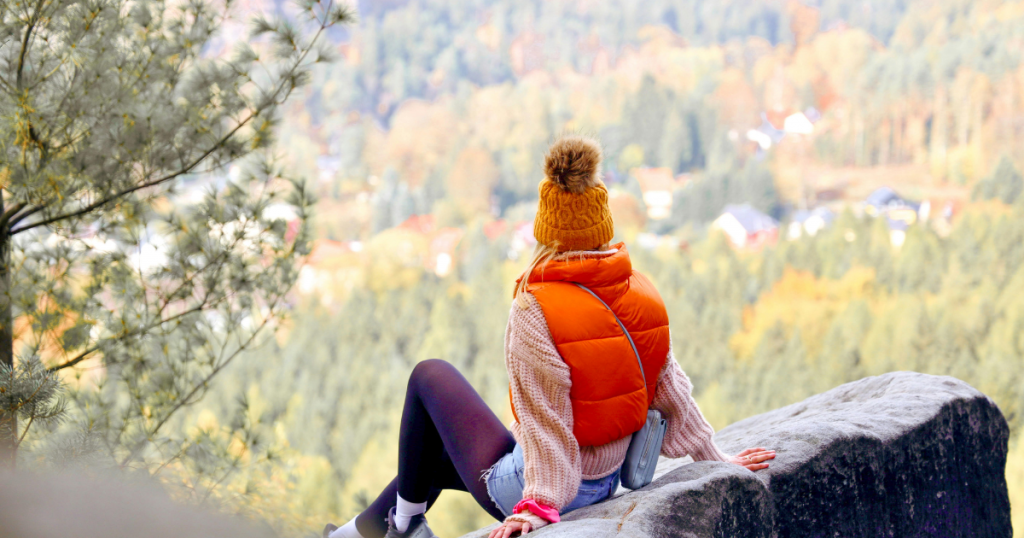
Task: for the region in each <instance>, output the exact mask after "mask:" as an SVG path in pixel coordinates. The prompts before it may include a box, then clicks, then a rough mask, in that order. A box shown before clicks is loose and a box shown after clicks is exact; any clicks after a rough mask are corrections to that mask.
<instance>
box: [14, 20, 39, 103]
mask: <svg viewBox="0 0 1024 538" xmlns="http://www.w3.org/2000/svg"><path fill="white" fill-rule="evenodd" d="M45 3H46V0H39V2H38V3H36V11H35V13H33V14H32V17H31V18H30V19H29V23H28V28H26V29H25V37H24V39H22V41H21V52H19V53H18V71H17V78H16V79H15V82H16V84H17V87H18V90H19V91H20V90H21V89H22V87H23V86H24V85H25V83H24V79H23V77H22V75H23V73H24V71H25V56H27V55H28V42H29V40H31V39H32V31H33V30H35V27H36V24H37V23H38V22H39V15H40V13H41V12H42V10H43V4H45Z"/></svg>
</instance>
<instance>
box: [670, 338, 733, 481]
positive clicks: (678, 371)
mask: <svg viewBox="0 0 1024 538" xmlns="http://www.w3.org/2000/svg"><path fill="white" fill-rule="evenodd" d="M692 391H693V385H692V384H690V378H688V377H686V374H685V373H684V372H683V369H682V368H680V367H679V363H678V362H676V358H675V356H674V355H673V354H672V351H671V350H669V352H668V358H667V359H666V360H665V366H663V367H662V369H661V373H660V374H659V375H658V388H657V389H656V392H655V396H654V403H653V404H652V405H651V407H652V408H653V409H657V410H658V411H661V414H662V416H664V417H666V418H667V420H668V430H667V431H666V432H665V441H664V444H662V445H661V454H662V455H663V456H666V457H669V458H682V457H683V456H686V455H690V456H692V457H693V459H694V461H705V460H712V461H726V458H728V456H726V455H725V454H724V453H722V451H721V450H719V449H718V447H717V446H716V445H715V441H714V439H713V438H712V436H713V435H714V434H715V430H714V429H713V428H712V427H711V425H710V424H708V421H707V420H705V419H704V415H703V414H701V412H700V408H698V407H697V402H696V401H694V399H693V396H692V395H691V392H692Z"/></svg>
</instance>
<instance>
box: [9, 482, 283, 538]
mask: <svg viewBox="0 0 1024 538" xmlns="http://www.w3.org/2000/svg"><path fill="white" fill-rule="evenodd" d="M70 536H73V537H75V538H140V537H141V538H184V537H187V538H274V537H276V536H277V535H276V534H275V533H274V531H273V530H272V529H270V528H269V527H266V526H262V525H257V524H255V523H253V522H251V521H243V520H241V519H239V518H235V517H229V516H225V515H221V514H215V513H211V512H207V511H204V510H201V509H199V508H196V507H192V506H186V505H182V504H179V503H175V502H172V501H171V499H170V498H169V497H168V496H167V494H166V493H164V491H163V489H162V488H161V487H160V486H159V485H158V484H156V483H155V482H153V483H143V482H135V483H126V482H125V481H124V480H120V479H117V478H113V477H108V478H103V477H96V476H86V475H81V474H63V475H56V474H49V475H47V474H34V473H25V472H17V473H9V472H2V471H0V538H67V537H70Z"/></svg>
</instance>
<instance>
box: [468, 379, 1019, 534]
mask: <svg viewBox="0 0 1024 538" xmlns="http://www.w3.org/2000/svg"><path fill="white" fill-rule="evenodd" d="M779 390H784V387H779ZM1008 438H1009V429H1008V427H1007V425H1006V420H1005V419H1004V418H1003V415H1002V413H1000V412H999V409H998V408H997V407H996V405H995V403H993V402H992V400H990V399H989V398H988V397H986V396H985V395H984V394H982V393H980V392H978V391H977V390H975V389H974V388H973V387H971V386H970V385H968V384H967V383H964V382H963V381H960V380H958V379H954V378H951V377H943V376H931V375H924V374H918V373H912V372H895V373H890V374H886V375H882V376H878V377H869V378H865V379H862V380H860V381H856V382H853V383H847V384H846V385H842V386H840V387H837V388H835V389H832V390H830V391H828V392H825V393H823V394H819V395H817V396H813V397H811V398H808V399H806V400H804V401H802V402H800V403H796V404H793V405H790V406H787V407H783V408H781V409H778V410H775V411H771V412H768V413H764V414H762V415H757V416H754V417H751V418H748V419H746V420H743V421H740V422H737V423H736V424H733V425H731V426H729V427H728V428H725V429H723V430H722V431H720V432H718V434H717V435H716V436H715V441H716V442H717V443H718V445H719V446H720V447H721V448H722V449H723V450H724V451H726V452H727V453H736V452H738V451H740V450H742V449H743V448H747V447H754V446H763V447H767V448H772V449H775V450H776V451H777V456H776V459H775V460H774V461H773V462H771V466H770V467H769V468H768V469H765V470H762V471H757V472H756V473H755V472H750V471H747V470H746V469H743V468H741V467H739V466H737V465H733V464H728V463H717V462H698V463H692V462H691V461H690V460H689V459H688V458H687V459H685V460H665V459H663V460H662V461H661V462H660V463H659V466H658V470H659V473H658V474H657V475H656V479H655V481H654V482H652V483H651V484H650V485H649V486H647V487H645V488H643V489H640V490H637V491H632V492H629V491H626V490H620V491H619V493H617V494H616V496H615V497H614V498H612V499H609V500H608V501H605V502H603V503H600V504H597V505H594V506H590V507H587V508H583V509H580V510H577V511H575V512H572V513H570V514H566V515H565V516H564V517H563V518H562V519H563V521H562V522H561V523H558V524H555V525H549V526H548V527H545V528H543V529H541V530H540V531H537V532H536V533H531V534H532V535H534V536H537V538H555V537H563V536H566V537H567V536H587V537H605V536H608V537H610V536H620V537H622V538H633V537H636V538H640V537H661V536H685V537H694V538H696V537H711V536H714V537H758V538H760V537H780V538H786V537H826V536H828V537H833V536H836V537H854V536H863V537H870V538H876V537H918V536H935V537H959V536H964V537H967V536H977V537H982V536H984V537H988V536H991V537H999V538H1009V537H1010V536H1012V534H1013V531H1012V529H1011V527H1010V502H1009V498H1008V496H1007V491H1006V479H1005V466H1006V450H1007V441H1008ZM490 528H493V527H488V528H487V529H481V530H480V531H476V532H473V533H470V534H467V535H466V538H478V537H484V536H487V532H488V531H489V529H490Z"/></svg>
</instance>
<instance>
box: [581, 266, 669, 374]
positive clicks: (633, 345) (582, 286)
mask: <svg viewBox="0 0 1024 538" xmlns="http://www.w3.org/2000/svg"><path fill="white" fill-rule="evenodd" d="M573 284H576V285H577V286H579V287H580V289H582V290H583V291H585V292H587V293H589V294H590V295H592V296H593V297H594V298H595V299H597V300H598V302H600V303H601V304H602V305H604V307H605V308H607V309H608V311H609V312H611V313H612V317H614V318H615V321H616V322H617V323H618V324H619V328H621V329H622V333H623V334H625V335H626V340H629V347H631V348H633V354H634V355H636V363H637V364H638V365H639V366H640V377H642V378H643V380H644V388H645V389H647V390H648V391H650V389H649V388H647V375H646V374H644V363H643V361H641V360H640V352H639V351H637V350H636V344H634V343H633V337H632V336H630V335H629V331H627V330H626V326H625V325H623V324H622V320H621V319H619V316H617V315H616V314H615V311H614V310H612V309H611V307H610V306H608V303H606V302H604V300H603V299H601V298H600V297H598V296H597V294H596V293H594V292H593V291H591V289H590V288H588V287H586V286H584V285H583V284H580V283H579V282H573Z"/></svg>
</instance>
